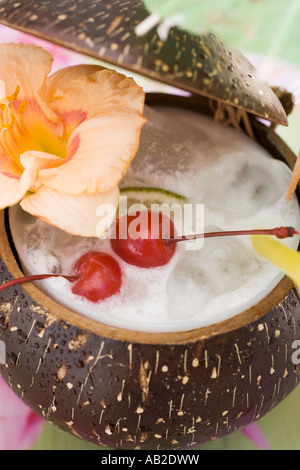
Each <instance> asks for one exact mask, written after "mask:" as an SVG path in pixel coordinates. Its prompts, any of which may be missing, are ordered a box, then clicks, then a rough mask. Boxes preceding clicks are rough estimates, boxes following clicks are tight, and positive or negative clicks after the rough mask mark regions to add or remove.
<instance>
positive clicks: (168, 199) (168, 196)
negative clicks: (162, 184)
mask: <svg viewBox="0 0 300 470" xmlns="http://www.w3.org/2000/svg"><path fill="white" fill-rule="evenodd" d="M126 198H127V199H126ZM185 203H187V199H186V198H185V197H184V196H181V195H180V194H176V193H172V192H171V191H165V190H164V189H160V188H143V187H142V188H137V187H134V188H122V189H121V190H120V205H119V213H118V216H119V215H123V214H126V213H130V212H136V211H138V210H145V208H146V209H148V210H149V209H153V210H158V211H161V212H164V213H167V212H168V211H169V210H170V209H171V210H172V208H173V210H176V208H179V209H181V208H182V206H183V205H184V204H185Z"/></svg>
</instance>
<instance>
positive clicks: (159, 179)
mask: <svg viewBox="0 0 300 470" xmlns="http://www.w3.org/2000/svg"><path fill="white" fill-rule="evenodd" d="M145 117H146V119H147V123H146V125H145V126H144V128H143V130H142V134H141V140H140V146H139V151H138V153H137V155H136V157H135V158H134V160H133V161H132V164H131V167H130V169H129V171H128V172H127V174H126V176H125V178H124V180H123V181H122V186H123V187H124V186H126V185H127V186H133V185H134V186H141V185H144V186H152V187H158V188H164V189H168V190H170V191H172V190H173V191H174V188H175V187H176V191H177V192H178V193H180V194H183V195H188V194H186V193H187V189H188V188H189V186H190V185H189V180H190V178H191V175H192V174H193V171H194V165H193V163H194V161H195V159H196V158H197V151H198V149H199V148H200V147H201V146H202V148H203V144H204V143H205V142H206V141H207V142H208V139H207V136H206V134H205V133H204V132H203V131H202V130H200V129H199V128H196V127H193V126H191V125H189V124H188V123H185V122H177V121H176V120H174V119H173V117H172V114H171V113H170V112H169V114H168V113H166V112H164V111H162V112H158V111H156V110H153V109H150V108H148V107H146V108H145Z"/></svg>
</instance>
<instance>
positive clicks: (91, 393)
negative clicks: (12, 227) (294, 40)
mask: <svg viewBox="0 0 300 470" xmlns="http://www.w3.org/2000/svg"><path fill="white" fill-rule="evenodd" d="M148 100H149V97H148ZM170 100H171V103H172V105H173V106H175V104H176V105H177V106H178V107H185V108H189V109H194V108H197V109H198V111H200V112H202V113H205V114H208V115H209V114H210V113H211V110H210V107H209V105H208V100H206V99H205V98H191V99H187V98H182V97H178V98H174V97H173V98H172V97H170V96H161V95H154V96H153V97H152V98H151V100H150V102H151V103H152V104H158V103H159V104H170ZM252 125H253V127H254V132H255V135H256V139H257V140H258V142H260V143H261V144H262V145H263V146H264V147H265V148H266V149H267V150H268V151H269V152H270V153H271V154H272V155H273V156H274V157H275V158H279V159H282V160H285V161H286V162H287V163H288V164H290V165H292V164H293V162H294V160H295V156H294V155H293V154H292V152H291V151H290V150H289V149H288V148H287V147H286V145H285V144H284V143H283V142H282V141H281V140H280V138H279V137H277V136H276V134H275V133H274V131H273V130H271V129H269V128H267V127H265V126H264V125H263V124H261V123H258V122H255V120H253V122H252ZM4 222H5V214H4V213H2V214H1V224H0V227H1V228H0V232H1V233H0V253H1V261H0V272H1V274H0V282H1V283H2V282H4V281H6V280H8V279H10V278H11V276H13V277H14V278H17V277H20V276H21V275H22V273H21V272H20V269H19V267H18V265H17V262H16V260H15V258H14V255H13V252H12V249H11V246H10V244H9V239H8V236H7V233H6V231H5V225H4ZM6 223H7V221H6ZM299 337H300V298H299V295H298V293H297V291H296V290H295V288H293V285H292V283H291V281H290V280H288V279H287V278H285V279H284V280H283V281H282V282H280V284H279V285H278V286H277V287H276V289H275V290H274V291H273V292H272V293H271V294H270V295H268V296H267V297H266V298H265V299H264V300H263V301H262V302H260V303H259V304H258V305H256V306H255V307H254V308H252V309H250V310H248V311H247V312H244V313H243V314H241V315H239V316H237V317H235V318H233V319H231V320H228V321H225V322H223V323H220V324H217V325H214V326H212V327H207V328H201V329H198V330H194V331H190V332H183V333H170V334H149V333H140V332H134V331H127V330H122V329H118V328H113V327H108V326H105V325H102V324H100V323H97V322H94V321H91V320H87V319H85V318H83V317H82V316H80V315H77V314H75V313H74V312H72V311H69V310H67V309H65V308H63V307H62V306H60V305H58V304H57V303H55V302H54V301H52V300H51V299H49V297H47V296H45V295H44V294H42V293H41V292H40V291H39V290H38V289H37V288H36V287H34V286H32V285H26V286H25V287H15V288H11V289H8V290H7V291H5V292H3V293H2V294H1V297H0V340H2V341H5V343H6V348H7V364H6V365H5V366H0V373H1V375H2V376H3V378H4V379H5V380H6V381H7V383H9V385H10V386H11V387H12V389H13V390H14V391H15V392H16V393H17V395H19V396H20V397H21V398H22V399H23V400H24V401H25V402H26V403H27V404H28V405H30V406H31V408H32V409H33V410H35V411H36V412H37V413H38V414H40V415H42V416H44V417H45V418H46V419H47V420H49V421H51V422H53V423H55V424H56V425H58V426H59V427H60V428H62V429H64V430H66V431H68V432H71V433H73V434H74V435H75V436H78V437H80V438H82V439H86V440H88V441H91V442H94V443H98V444H101V445H106V446H109V447H116V448H119V447H120V448H127V449H151V450H153V449H160V450H165V449H178V448H191V447H193V446H195V445H199V444H201V443H204V442H206V441H209V440H212V439H217V438H219V437H222V436H224V435H226V434H228V433H231V432H234V431H236V430H238V429H239V428H241V427H244V426H246V425H248V424H249V423H252V422H253V421H255V420H257V419H259V418H260V417H262V416H264V415H265V414H266V413H267V412H269V411H270V410H272V408H274V406H276V405H277V404H278V403H279V402H280V401H281V400H283V399H284V398H285V397H286V396H287V395H288V394H289V393H290V392H291V391H292V390H293V389H294V387H295V386H296V385H297V383H298V381H299V375H298V374H299V370H298V369H297V368H295V367H294V366H293V364H292V360H291V357H292V353H293V349H292V343H293V341H294V340H296V339H299Z"/></svg>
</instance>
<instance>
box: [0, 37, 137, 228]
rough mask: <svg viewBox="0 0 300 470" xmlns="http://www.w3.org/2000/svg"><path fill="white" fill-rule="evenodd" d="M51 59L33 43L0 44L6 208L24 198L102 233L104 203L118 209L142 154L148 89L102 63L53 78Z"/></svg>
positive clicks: (64, 222) (0, 183) (41, 211)
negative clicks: (122, 186) (123, 181)
mask: <svg viewBox="0 0 300 470" xmlns="http://www.w3.org/2000/svg"><path fill="white" fill-rule="evenodd" d="M52 63H53V57H52V55H51V54H50V53H49V52H47V51H46V50H44V49H42V48H40V47H37V46H34V45H32V44H22V43H19V44H0V208H1V209H3V208H6V207H8V206H12V205H15V204H17V203H19V202H21V206H22V208H23V209H24V210H25V211H27V212H29V213H30V214H32V215H34V216H36V217H40V218H42V219H43V220H45V221H46V222H48V223H49V224H51V225H54V226H56V227H58V228H60V229H62V230H64V231H66V232H69V233H71V234H73V235H79V236H85V237H96V236H99V235H101V233H99V224H100V226H101V220H100V221H99V217H97V209H98V208H99V206H101V204H109V205H112V206H113V207H114V208H115V210H116V209H117V206H118V202H119V189H118V183H119V181H120V180H121V179H122V177H123V176H124V174H125V173H126V171H127V169H128V166H129V165H130V162H131V161H132V159H133V158H134V156H135V154H136V152H137V149H138V146H139V138H140V132H141V128H142V126H143V124H144V123H145V119H144V117H143V114H142V113H143V107H144V98H145V95H144V92H143V90H142V89H141V88H140V87H139V86H137V85H136V83H135V82H134V80H133V79H131V78H127V77H125V76H124V75H121V74H119V73H116V72H114V71H111V70H107V69H105V68H103V67H100V66H96V65H79V66H73V67H67V68H65V69H62V70H60V71H58V72H56V73H54V74H53V75H51V76H49V77H48V74H49V73H50V71H51V67H52ZM107 229H108V227H107V218H105V216H103V227H102V230H101V232H102V233H104V232H105V231H106V230H107Z"/></svg>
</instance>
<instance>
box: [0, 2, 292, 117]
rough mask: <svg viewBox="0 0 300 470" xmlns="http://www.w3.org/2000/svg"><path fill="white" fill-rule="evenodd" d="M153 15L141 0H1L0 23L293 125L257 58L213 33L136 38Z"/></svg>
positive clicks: (151, 34)
mask: <svg viewBox="0 0 300 470" xmlns="http://www.w3.org/2000/svg"><path fill="white" fill-rule="evenodd" d="M148 16H149V12H148V10H147V9H146V7H145V5H144V3H143V2H142V1H140V0H93V1H92V0H76V1H74V0H60V1H59V2H58V1H57V2H55V1H53V0H38V1H37V0H2V2H1V4H0V23H3V24H5V25H7V26H11V27H13V28H16V29H20V30H21V31H25V32H27V33H29V34H32V35H33V36H38V37H41V38H43V39H46V40H48V41H51V42H54V43H57V44H60V45H62V46H65V47H67V48H69V49H73V50H76V51H78V52H82V53H84V54H86V55H90V56H92V57H95V58H97V59H102V60H104V61H105V62H107V63H110V64H113V65H116V66H122V67H124V68H126V69H127V70H132V71H134V72H138V73H140V74H142V75H145V76H148V77H150V78H153V79H155V80H158V81H160V82H164V83H167V84H170V85H172V86H175V87H178V88H182V89H185V90H187V91H190V92H191V93H194V94H201V95H205V96H207V97H210V98H216V99H218V100H219V101H222V102H224V103H226V104H230V105H232V106H233V107H236V108H242V109H245V110H246V111H248V112H250V113H253V114H256V115H258V116H261V117H264V118H266V119H268V120H270V121H274V122H277V123H280V124H284V125H287V119H286V115H285V112H284V109H283V107H282V106H281V104H280V102H279V101H278V99H277V97H276V96H275V94H274V93H273V92H272V91H271V89H270V88H269V86H268V85H267V84H266V83H264V82H262V81H261V80H260V79H259V77H258V74H257V71H256V70H255V68H254V67H253V65H252V64H250V62H249V61H248V60H247V59H246V58H245V57H244V56H243V55H242V54H241V53H240V52H238V51H235V50H232V49H230V48H229V47H228V46H226V45H225V44H224V43H223V42H221V41H220V40H218V39H217V38H216V37H215V36H214V35H213V34H202V35H200V36H195V35H192V34H189V33H188V32H186V31H184V30H181V29H179V28H173V29H172V30H171V31H170V35H169V38H168V40H167V41H165V42H163V41H161V40H160V38H159V36H158V34H157V28H153V29H152V30H151V31H150V32H149V33H148V34H146V35H145V36H142V37H138V36H137V35H136V33H135V28H136V26H137V25H139V24H140V23H141V22H142V21H143V20H145V18H147V17H148Z"/></svg>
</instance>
